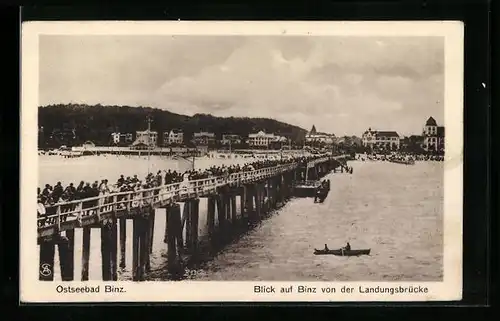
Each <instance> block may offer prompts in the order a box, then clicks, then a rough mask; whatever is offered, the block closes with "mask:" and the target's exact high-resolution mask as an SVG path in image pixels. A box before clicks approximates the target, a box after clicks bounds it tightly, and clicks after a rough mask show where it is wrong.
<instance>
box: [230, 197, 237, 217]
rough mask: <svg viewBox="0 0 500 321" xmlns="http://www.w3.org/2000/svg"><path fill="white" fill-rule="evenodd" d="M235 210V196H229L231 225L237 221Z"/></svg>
mask: <svg viewBox="0 0 500 321" xmlns="http://www.w3.org/2000/svg"><path fill="white" fill-rule="evenodd" d="M236 210H237V208H236V195H232V196H231V220H232V223H233V224H236V222H237V221H238V217H237V215H238V214H237V212H236Z"/></svg>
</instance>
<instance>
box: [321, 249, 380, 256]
mask: <svg viewBox="0 0 500 321" xmlns="http://www.w3.org/2000/svg"><path fill="white" fill-rule="evenodd" d="M370 250H371V249H362V250H344V249H338V250H318V249H314V255H328V254H330V255H337V256H359V255H370Z"/></svg>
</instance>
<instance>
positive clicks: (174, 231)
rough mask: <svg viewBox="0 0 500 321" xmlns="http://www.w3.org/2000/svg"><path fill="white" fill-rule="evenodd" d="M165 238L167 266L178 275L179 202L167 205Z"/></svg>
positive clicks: (180, 230) (180, 238) (180, 264)
mask: <svg viewBox="0 0 500 321" xmlns="http://www.w3.org/2000/svg"><path fill="white" fill-rule="evenodd" d="M167 238H168V240H167V241H168V242H167V243H168V250H167V260H168V262H167V268H168V271H169V273H171V274H172V275H174V276H178V275H179V273H180V272H181V270H182V262H181V258H180V251H179V249H180V247H181V246H182V242H181V240H182V225H181V207H180V206H179V204H172V205H170V206H168V207H167ZM179 243H180V244H179Z"/></svg>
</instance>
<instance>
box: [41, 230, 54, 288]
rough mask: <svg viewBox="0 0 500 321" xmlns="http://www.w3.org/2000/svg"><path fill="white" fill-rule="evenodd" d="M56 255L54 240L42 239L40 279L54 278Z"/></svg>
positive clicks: (49, 279)
mask: <svg viewBox="0 0 500 321" xmlns="http://www.w3.org/2000/svg"><path fill="white" fill-rule="evenodd" d="M54 255H55V244H54V241H53V240H42V241H41V242H40V266H39V273H38V275H39V280H40V281H53V280H54Z"/></svg>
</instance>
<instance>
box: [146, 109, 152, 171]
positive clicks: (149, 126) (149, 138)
mask: <svg viewBox="0 0 500 321" xmlns="http://www.w3.org/2000/svg"><path fill="white" fill-rule="evenodd" d="M146 119H147V122H148V174H149V173H151V168H150V165H151V162H150V160H151V117H150V116H149V115H148V116H147V117H146Z"/></svg>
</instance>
